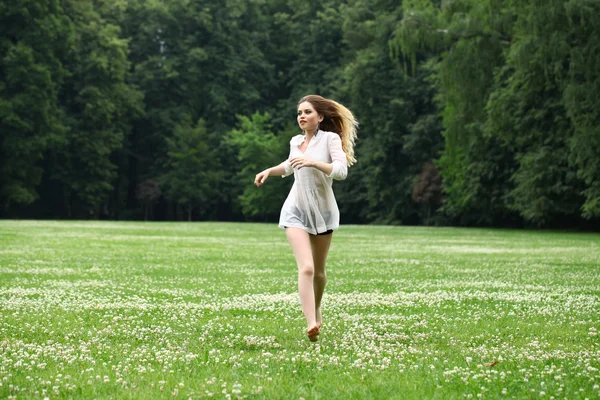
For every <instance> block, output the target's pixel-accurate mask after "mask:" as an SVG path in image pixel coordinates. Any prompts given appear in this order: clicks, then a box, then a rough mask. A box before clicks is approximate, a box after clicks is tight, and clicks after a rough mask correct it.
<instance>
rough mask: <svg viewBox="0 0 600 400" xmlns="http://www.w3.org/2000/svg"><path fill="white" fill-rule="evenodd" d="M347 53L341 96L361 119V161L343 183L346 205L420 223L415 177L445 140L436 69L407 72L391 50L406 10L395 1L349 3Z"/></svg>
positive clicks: (377, 217) (370, 215)
mask: <svg viewBox="0 0 600 400" xmlns="http://www.w3.org/2000/svg"><path fill="white" fill-rule="evenodd" d="M343 12H344V13H343V15H344V42H345V43H346V45H347V47H348V51H347V54H346V58H347V61H346V63H345V67H344V69H343V75H342V78H343V81H342V84H341V85H340V92H341V94H342V97H343V98H345V99H348V103H347V104H348V106H350V107H351V109H352V110H353V111H354V112H355V114H356V115H357V116H358V118H359V121H360V123H361V129H360V132H359V138H360V141H359V145H358V147H357V158H358V160H359V161H358V163H357V167H356V169H355V170H352V174H350V177H349V179H348V181H347V182H345V183H344V184H343V185H340V189H341V190H340V191H339V200H340V203H341V209H342V211H343V212H344V213H348V212H349V213H351V214H352V212H353V211H355V210H356V211H358V212H359V213H360V214H359V215H360V216H361V219H362V221H376V222H380V223H402V222H408V223H418V219H419V216H418V206H417V205H416V204H415V202H414V201H413V200H412V195H411V194H412V185H413V181H414V178H415V177H416V175H417V174H418V173H419V172H420V171H421V169H422V167H423V165H424V164H425V163H426V162H428V161H430V160H431V159H432V158H435V157H436V156H437V154H436V153H437V152H438V151H439V150H440V148H441V147H440V145H441V143H442V140H441V136H440V128H441V127H440V122H439V121H440V119H439V117H438V116H437V113H438V109H437V106H436V105H435V103H434V95H435V88H434V87H433V85H432V84H431V82H430V80H431V79H433V78H432V75H434V74H435V71H433V70H427V69H422V70H420V71H419V73H418V74H415V75H408V74H407V73H406V70H405V69H404V67H403V65H402V64H401V63H399V62H398V61H397V60H396V59H395V58H394V57H390V53H389V50H388V49H389V38H390V36H391V34H392V33H393V32H394V29H395V26H396V24H397V21H398V20H399V18H400V16H401V12H402V10H401V7H400V6H398V5H397V3H396V2H394V1H386V0H380V1H377V2H367V1H361V0H357V1H353V2H350V3H349V4H348V6H347V7H345V8H344V9H343Z"/></svg>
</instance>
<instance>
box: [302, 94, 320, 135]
mask: <svg viewBox="0 0 600 400" xmlns="http://www.w3.org/2000/svg"><path fill="white" fill-rule="evenodd" d="M322 120H323V117H322V116H320V115H319V114H318V113H317V112H316V111H315V108H314V107H313V105H312V104H310V103H309V102H308V101H305V102H303V103H300V104H299V105H298V125H300V128H301V129H302V130H303V131H306V132H314V131H315V130H316V129H317V126H318V125H319V122H321V121H322Z"/></svg>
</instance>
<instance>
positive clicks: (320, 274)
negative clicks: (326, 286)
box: [314, 269, 327, 281]
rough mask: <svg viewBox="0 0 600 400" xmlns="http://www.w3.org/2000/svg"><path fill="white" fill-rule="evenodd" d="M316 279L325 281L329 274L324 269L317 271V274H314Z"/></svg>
mask: <svg viewBox="0 0 600 400" xmlns="http://www.w3.org/2000/svg"><path fill="white" fill-rule="evenodd" d="M314 276H315V279H318V280H321V281H324V280H326V279H327V274H326V273H325V270H323V269H316V270H315V273H314Z"/></svg>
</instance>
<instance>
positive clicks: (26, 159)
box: [0, 0, 74, 215]
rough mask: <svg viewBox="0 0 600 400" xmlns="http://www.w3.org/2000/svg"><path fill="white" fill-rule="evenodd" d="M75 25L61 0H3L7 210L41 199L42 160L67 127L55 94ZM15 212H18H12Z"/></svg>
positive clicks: (0, 54)
mask: <svg viewBox="0 0 600 400" xmlns="http://www.w3.org/2000/svg"><path fill="white" fill-rule="evenodd" d="M73 42H74V32H73V24H72V23H71V21H70V20H69V18H68V16H67V15H66V14H65V11H64V9H63V8H62V6H61V2H60V1H58V0H30V1H26V0H8V1H3V2H2V3H1V4H0V141H1V142H0V146H1V147H0V176H1V177H2V178H1V179H2V180H1V181H0V197H1V205H2V207H3V209H4V212H3V213H4V214H5V215H11V214H12V215H17V214H16V211H14V209H15V208H16V207H15V206H18V205H28V204H31V203H32V202H34V201H35V200H36V199H37V198H38V185H39V184H40V182H41V179H42V176H43V173H44V170H43V167H42V165H41V161H42V159H43V157H44V153H45V152H46V151H47V149H48V148H49V147H52V146H53V145H54V144H55V143H56V142H59V141H60V140H61V137H62V135H63V132H64V131H65V126H64V121H63V120H62V118H61V117H62V112H61V110H60V109H59V107H58V102H57V98H58V95H59V91H60V86H61V84H62V82H63V80H64V79H65V78H66V77H67V75H68V71H66V70H65V68H64V67H63V63H62V60H64V58H65V57H66V55H67V54H68V53H69V51H70V50H71V47H72V46H73ZM13 211H14V212H13Z"/></svg>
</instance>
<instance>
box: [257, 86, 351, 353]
mask: <svg viewBox="0 0 600 400" xmlns="http://www.w3.org/2000/svg"><path fill="white" fill-rule="evenodd" d="M297 118H298V125H300V128H301V129H302V131H303V134H301V135H297V136H294V137H293V138H292V139H291V141H290V155H289V158H288V159H287V160H285V161H284V162H282V163H281V164H279V165H277V166H275V167H271V168H268V169H266V170H264V171H262V172H260V173H258V174H257V175H256V178H255V179H254V184H255V185H256V186H261V185H262V184H263V183H265V181H266V180H267V178H268V177H269V176H273V175H280V176H281V177H286V176H288V175H291V174H292V173H293V174H294V185H293V186H292V189H291V190H290V193H289V195H288V197H287V199H286V201H285V203H284V204H283V208H282V209H281V216H280V219H279V227H280V228H284V229H285V232H286V235H287V238H288V241H289V243H290V246H291V247H292V252H293V253H294V257H295V258H296V264H298V291H299V294H300V304H301V306H302V312H303V313H304V316H305V317H306V323H307V324H308V329H307V334H308V338H309V339H310V340H311V341H312V342H316V341H317V340H319V333H320V329H321V326H322V316H321V299H322V298H323V292H324V290H325V283H326V281H327V278H326V275H325V263H326V261H327V254H328V252H329V245H330V244H331V237H332V235H333V231H335V230H337V229H338V228H339V223H340V213H339V210H338V206H337V203H336V201H335V197H334V194H333V190H332V187H331V186H332V182H333V180H334V179H337V180H342V179H346V175H347V174H348V167H349V166H351V165H352V164H354V163H355V162H356V159H355V158H354V142H355V140H356V131H357V127H358V122H357V121H356V119H355V118H354V116H353V115H352V113H351V112H350V110H348V109H347V108H346V107H344V106H343V105H341V104H339V103H337V102H335V101H333V100H330V99H326V98H323V97H321V96H317V95H309V96H305V97H303V98H302V99H301V100H300V101H299V102H298V117H297Z"/></svg>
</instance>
